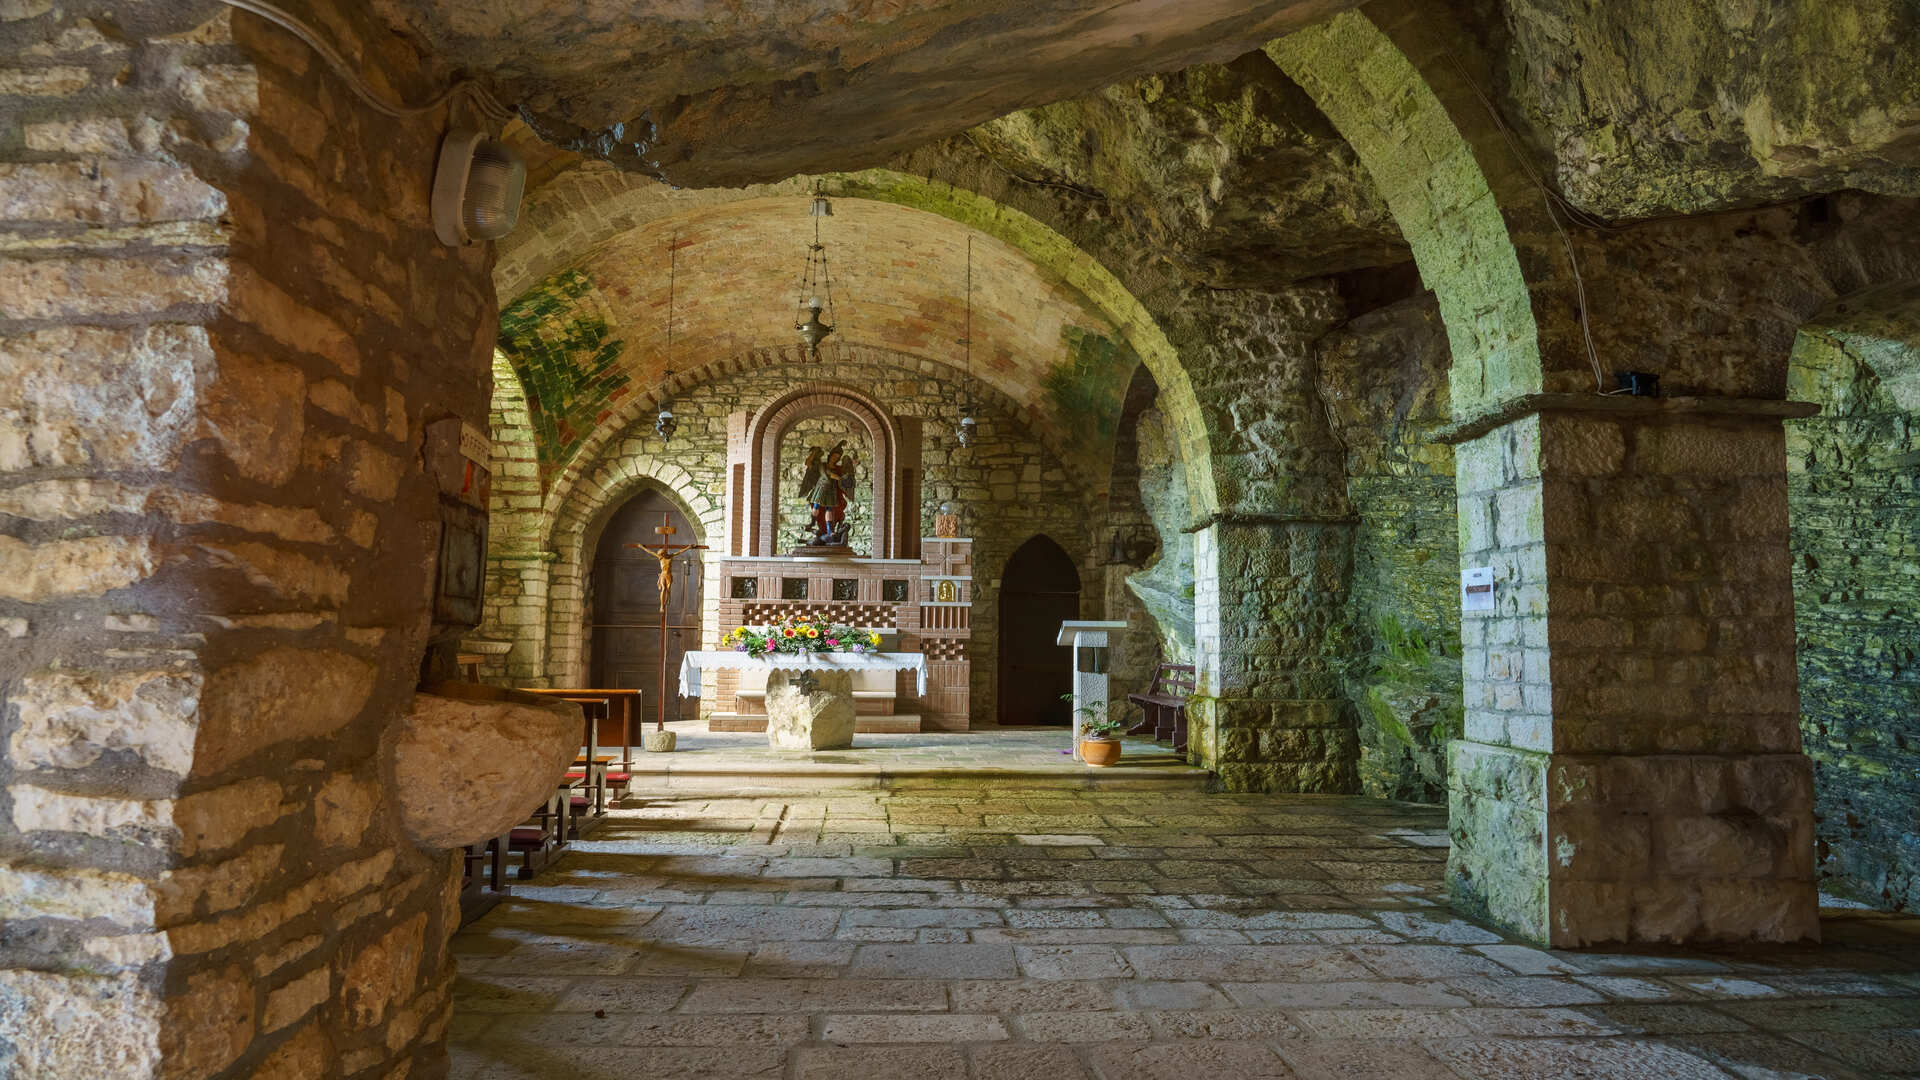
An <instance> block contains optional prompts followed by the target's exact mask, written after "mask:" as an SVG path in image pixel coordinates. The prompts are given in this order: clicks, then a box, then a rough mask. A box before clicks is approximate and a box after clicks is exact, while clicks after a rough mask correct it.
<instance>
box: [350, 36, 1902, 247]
mask: <svg viewBox="0 0 1920 1080" xmlns="http://www.w3.org/2000/svg"><path fill="white" fill-rule="evenodd" d="M374 2H375V5H376V7H377V9H379V10H380V11H381V12H382V13H383V15H384V17H385V18H386V19H387V20H388V21H389V22H390V23H392V24H393V25H395V26H399V27H402V28H404V29H406V30H407V31H408V32H410V33H413V34H415V35H417V36H419V37H420V38H422V39H423V40H424V42H425V43H426V44H427V46H428V47H429V48H431V49H432V50H434V51H435V52H437V53H438V54H440V55H441V56H443V57H445V58H447V59H448V60H449V61H451V62H452V63H455V64H458V65H462V66H464V67H466V68H468V69H470V70H473V71H475V72H480V73H484V74H485V75H486V77H488V78H490V79H491V80H493V81H494V83H495V84H496V85H497V86H498V87H499V88H500V90H501V92H502V93H503V95H504V96H505V97H507V98H508V99H510V100H514V101H517V102H518V103H520V105H521V106H522V107H523V109H524V114H525V115H526V116H527V117H528V118H529V121H530V122H531V123H532V124H533V126H534V128H535V129H536V130H537V131H539V132H540V133H541V134H542V136H543V137H545V138H547V139H549V140H550V141H553V142H555V143H556V144H559V145H562V146H567V147H570V148H572V149H576V150H579V151H581V152H582V153H585V154H587V155H588V156H593V157H600V158H605V159H607V160H609V161H611V162H613V163H614V164H615V165H617V166H619V167H621V168H624V169H631V170H636V171H643V172H652V173H655V174H658V175H663V176H665V177H667V178H668V179H670V180H672V181H673V182H674V183H676V184H681V185H687V186H696V187H706V186H731V185H740V184H746V183H753V182H765V181H772V180H779V179H784V178H786V177H789V176H793V175H796V174H799V173H802V172H809V171H824V170H843V169H850V168H860V167H865V166H868V165H877V164H882V163H884V162H887V161H890V160H894V159H897V158H899V156H900V155H902V154H905V153H908V152H910V151H913V150H915V149H917V148H920V147H923V146H926V145H927V144H929V143H934V142H937V141H938V140H941V139H947V138H951V137H953V136H954V135H956V134H957V133H959V132H962V131H965V130H967V129H969V128H973V129H976V131H975V134H976V135H977V136H978V140H977V141H978V142H979V144H980V149H981V150H982V151H984V152H986V153H989V154H992V155H994V156H995V157H996V158H997V159H1000V160H1002V161H1003V162H1006V163H1008V164H1012V163H1013V162H1015V161H1017V160H1021V159H1025V160H1027V162H1028V163H1029V164H1030V165H1041V166H1045V168H1043V169H1042V170H1041V172H1040V175H1043V176H1044V175H1045V174H1046V173H1047V172H1049V171H1051V172H1054V173H1057V174H1059V177H1060V178H1061V179H1062V182H1065V183H1069V184H1077V183H1080V182H1081V181H1082V180H1090V181H1091V184H1090V186H1091V187H1092V189H1093V190H1095V191H1101V192H1106V190H1107V189H1106V187H1105V186H1103V181H1104V182H1105V183H1106V184H1113V186H1114V187H1115V188H1116V189H1121V190H1123V189H1125V188H1126V187H1127V185H1125V184H1119V183H1115V181H1116V180H1117V179H1118V175H1119V174H1124V173H1125V172H1126V171H1127V170H1126V168H1118V169H1116V168H1115V165H1116V164H1117V158H1118V157H1120V156H1124V157H1125V158H1126V159H1127V161H1128V163H1130V164H1131V166H1132V167H1133V170H1134V171H1135V172H1136V173H1137V174H1138V178H1139V179H1140V180H1141V181H1143V182H1147V186H1146V187H1145V188H1143V189H1142V190H1148V191H1150V190H1152V183H1151V182H1152V181H1156V180H1161V179H1168V178H1172V179H1181V178H1184V177H1190V176H1194V175H1200V174H1204V173H1205V172H1206V171H1207V170H1208V169H1210V168H1212V167H1213V163H1211V162H1209V161H1208V158H1209V156H1210V155H1211V156H1213V157H1218V156H1220V153H1221V150H1222V148H1223V147H1224V148H1227V149H1229V150H1234V151H1237V152H1236V153H1234V154H1233V155H1232V157H1233V158H1234V159H1235V160H1234V161H1233V162H1232V165H1233V167H1234V168H1238V169H1241V170H1247V171H1251V172H1254V173H1258V172H1261V171H1272V170H1279V169H1283V168H1288V167H1295V166H1298V165H1299V164H1300V163H1301V162H1302V161H1303V160H1304V157H1305V156H1306V155H1309V154H1312V153H1316V152H1320V151H1322V150H1323V148H1324V147H1325V146H1326V145H1327V144H1328V142H1329V140H1328V132H1327V130H1326V121H1325V120H1324V119H1323V118H1321V117H1320V116H1319V115H1318V113H1317V112H1316V111H1315V110H1313V109H1312V107H1311V104H1310V103H1308V102H1306V101H1305V100H1304V96H1302V95H1300V93H1299V91H1298V90H1297V89H1295V88H1293V87H1291V86H1290V85H1285V82H1286V81H1285V80H1284V79H1282V78H1279V76H1278V74H1277V73H1272V74H1270V75H1269V74H1264V73H1261V74H1259V75H1258V77H1257V81H1258V82H1259V83H1261V84H1262V85H1261V86H1259V87H1257V88H1255V89H1254V90H1253V91H1252V92H1251V93H1252V96H1251V98H1248V97H1243V98H1241V99H1240V101H1241V103H1242V104H1252V105H1254V106H1256V107H1259V106H1261V102H1260V101H1259V100H1258V99H1259V98H1261V97H1270V98H1276V99H1281V101H1282V104H1283V105H1284V109H1283V110H1282V112H1284V122H1279V123H1278V124H1277V128H1278V129H1279V131H1280V133H1281V137H1280V138H1279V139H1278V141H1277V142H1275V143H1273V144H1271V145H1269V144H1266V143H1263V142H1260V141H1259V140H1260V139H1262V138H1264V137H1266V136H1267V135H1268V134H1271V131H1270V130H1268V129H1267V128H1266V127H1263V125H1262V124H1261V123H1260V122H1259V117H1258V116H1257V115H1255V114H1253V113H1247V112H1244V111H1243V112H1240V113H1232V112H1228V113H1222V112H1218V111H1210V110H1209V108H1208V106H1209V103H1211V104H1213V105H1218V104H1221V103H1222V102H1223V101H1232V100H1235V99H1233V98H1231V97H1228V98H1225V99H1223V98H1221V97H1219V96H1218V94H1217V93H1216V92H1215V91H1216V90H1217V89H1218V88H1217V87H1205V86H1200V87H1199V96H1198V98H1196V96H1195V94H1196V83H1195V81H1194V77H1193V73H1192V72H1188V71H1186V70H1185V69H1188V68H1191V67H1193V66H1194V65H1196V64H1203V63H1216V64H1219V63H1225V62H1226V61H1230V60H1233V58H1235V57H1240V56H1243V55H1244V54H1246V53H1249V52H1251V51H1253V50H1255V49H1257V48H1258V47H1259V46H1260V45H1261V44H1263V43H1264V42H1266V41H1268V40H1271V39H1273V38H1275V37H1279V36H1282V35H1284V34H1286V33H1288V32H1291V31H1292V30H1294V29H1297V28H1299V27H1301V26H1304V25H1306V24H1308V23H1309V22H1312V21H1316V20H1320V19H1325V18H1328V17H1331V16H1333V15H1335V14H1337V13H1338V12H1340V11H1341V10H1344V9H1346V8H1349V7H1352V6H1354V5H1353V4H1352V3H1351V2H1350V0H1265V2H1257V3H1244V2H1240V3H1235V2H1229V0H1127V2H1118V3H1116V2H1111V0H1108V2H1102V0H1028V2H1025V3H1017V2H1014V0H986V2H969V3H962V2H959V0H922V2H919V3H909V2H905V0H836V2H833V3H829V4H817V3H810V2H809V3H801V2H798V0H783V2H777V3H763V4H755V5H744V4H741V3H738V2H737V0H680V2H679V3H677V4H674V5H664V4H634V3H623V2H612V0H597V2H593V3H584V4H583V3H581V2H579V0H527V2H524V3H518V4H508V3H505V2H504V0H374ZM1395 2H1396V0H1374V3H1373V5H1371V7H1370V8H1369V9H1368V10H1376V11H1377V10H1384V9H1385V8H1386V7H1387V6H1390V5H1391V4H1393V3H1395ZM1399 2H1415V0H1399ZM1426 7H1428V8H1430V14H1429V13H1428V12H1427V11H1422V13H1421V17H1422V18H1428V17H1430V18H1433V19H1437V20H1448V21H1449V23H1450V24H1451V26H1452V27H1453V28H1454V29H1450V30H1449V35H1450V36H1457V38H1458V40H1459V41H1460V42H1461V44H1462V46H1463V47H1477V48H1478V49H1479V50H1480V51H1481V52H1482V53H1483V54H1484V55H1483V56H1481V57H1478V58H1469V60H1468V63H1467V64H1466V65H1464V66H1463V70H1466V69H1469V68H1470V69H1471V70H1473V71H1476V72H1483V73H1486V74H1485V75H1484V79H1485V82H1486V84H1487V85H1486V86H1485V87H1484V89H1485V90H1486V92H1487V93H1488V95H1489V96H1490V97H1491V98H1493V99H1496V100H1498V101H1499V102H1500V103H1501V107H1502V112H1503V113H1504V114H1505V115H1506V116H1507V118H1508V119H1509V121H1510V122H1511V123H1512V124H1513V126H1514V127H1515V129H1516V131H1517V134H1518V138H1519V142H1520V144H1521V145H1522V146H1523V147H1524V148H1525V150H1526V152H1528V153H1531V154H1534V155H1536V156H1537V157H1538V159H1539V160H1540V162H1541V164H1542V165H1543V166H1544V168H1543V170H1542V171H1543V173H1545V174H1546V175H1548V176H1549V177H1551V178H1552V179H1553V181H1554V182H1555V183H1556V185H1557V186H1558V187H1559V188H1560V189H1561V190H1562V191H1563V192H1564V193H1565V195H1566V196H1567V197H1568V198H1569V200H1570V201H1571V202H1573V203H1574V204H1575V205H1577V206H1579V207H1581V208H1582V209H1584V210H1587V211H1589V212H1591V213H1593V214H1596V215H1598V216H1600V217H1604V218H1610V219H1630V218H1636V217H1646V216H1653V215H1659V214H1666V213H1675V212H1698V211H1706V210H1714V209H1724V208H1728V207H1733V206H1743V205H1754V204H1758V203H1763V202H1769V201H1778V200H1782V199H1790V198H1796V197H1800V196H1804V195H1809V194H1814V193H1818V192H1824V191H1833V190H1838V189H1841V188H1846V187H1857V188H1861V189H1864V190H1869V191H1875V192H1879V193H1882V194H1897V195H1920V5H1916V4H1914V3H1913V2H1912V0H1847V2H1845V3H1833V2H1832V0H1725V2H1720V3H1706V2H1704V0H1684V2H1675V0H1605V2H1601V0H1449V2H1447V3H1438V2H1433V3H1428V4H1426ZM1455 30H1457V35H1456V34H1455ZM1228 67H1230V68H1232V69H1234V70H1233V71H1232V72H1231V74H1232V75H1233V77H1234V78H1237V79H1240V80H1242V81H1245V80H1246V79H1248V78H1249V76H1250V73H1249V72H1248V71H1246V70H1242V66H1241V65H1239V64H1233V65H1228ZM1216 70H1218V69H1216ZM1175 71H1180V72H1182V73H1183V75H1184V76H1185V80H1184V85H1183V84H1182V83H1181V81H1179V80H1171V81H1170V82H1169V85H1168V87H1167V89H1166V93H1165V97H1164V98H1158V97H1152V96H1150V95H1148V94H1144V93H1142V87H1150V86H1151V85H1152V82H1151V80H1148V81H1147V82H1144V83H1143V82H1140V80H1143V79H1147V77H1148V76H1150V75H1152V74H1153V73H1156V72H1175ZM1476 81H1479V80H1478V79H1476ZM1121 84H1134V85H1132V86H1130V87H1129V86H1123V85H1121ZM1103 88H1115V89H1113V90H1107V91H1104V92H1099V91H1102V90H1103ZM1241 89H1243V90H1244V89H1246V87H1241ZM1129 93H1131V94H1133V95H1134V96H1135V97H1136V98H1138V99H1140V100H1131V101H1130V100H1127V96H1126V95H1127V94H1129ZM1289 97H1293V98H1297V99H1298V100H1294V101H1286V100H1285V99H1287V98H1289ZM1055 102H1066V103H1067V104H1066V105H1062V106H1056V107H1055V108H1053V109H1051V110H1049V109H1042V108H1037V107H1038V106H1043V105H1050V104H1052V103H1055ZM1019 110H1029V111H1028V112H1025V113H1020V117H1024V119H1020V118H1016V117H1012V116H1009V115H1008V114H1010V113H1017V112H1019ZM1256 112H1257V109H1256ZM1268 112H1269V117H1268V119H1269V120H1274V119H1275V117H1274V116H1273V114H1272V110H1271V109H1269V110H1268ZM1003 117H1005V118H1006V119H1004V120H1003V119H1001V118H1003ZM993 121H997V122H995V123H989V122H993ZM1142 121H1144V125H1143V126H1135V125H1136V123H1138V122H1142ZM1074 122H1083V123H1084V124H1085V125H1086V126H1085V128H1084V129H1083V130H1082V131H1081V132H1079V134H1081V135H1086V136H1090V137H1092V138H1097V139H1100V140H1102V141H1100V142H1097V143H1093V142H1079V143H1064V142H1063V141H1062V140H1063V139H1065V138H1066V136H1067V135H1068V134H1069V133H1070V132H1072V130H1073V129H1072V128H1071V127H1070V126H1069V124H1071V123H1074ZM981 125H987V126H986V127H984V128H983V127H981ZM1289 128H1291V129H1292V130H1291V131H1289V130H1287V129H1289ZM1114 135H1118V136H1120V138H1119V139H1118V140H1117V141H1118V143H1119V144H1120V145H1119V149H1117V150H1116V149H1115V148H1113V147H1112V146H1110V145H1108V144H1107V142H1106V140H1107V137H1109V136H1114ZM1249 138H1252V139H1254V140H1255V141H1254V142H1253V143H1251V144H1247V143H1246V141H1245V140H1247V139H1249ZM1334 141H1337V140H1334ZM1256 149H1257V150H1259V151H1261V152H1260V153H1249V152H1247V151H1250V150H1256ZM1036 159H1037V160H1036ZM1143 166H1145V167H1143ZM1227 171H1231V170H1227ZM1308 171H1309V172H1311V171H1312V170H1311V169H1309V170H1308ZM1076 172H1077V173H1078V174H1079V175H1080V179H1079V180H1075V179H1066V178H1068V177H1072V176H1074V175H1075V174H1076ZM1121 190H1116V191H1113V192H1108V194H1114V195H1119V194H1121ZM1299 190H1300V193H1301V194H1302V195H1307V194H1311V193H1312V189H1311V186H1310V185H1308V186H1300V187H1299ZM1324 194H1325V195H1326V197H1327V200H1328V202H1329V205H1330V206H1331V207H1332V208H1333V209H1334V210H1335V213H1336V214H1338V213H1340V212H1342V211H1343V210H1344V211H1348V212H1351V213H1352V214H1353V216H1354V220H1355V223H1356V224H1358V225H1361V226H1363V229H1362V231H1363V232H1365V231H1373V230H1371V228H1370V224H1371V219H1370V218H1369V216H1368V214H1369V213H1370V212H1371V211H1374V210H1377V204H1376V205H1375V206H1373V207H1369V206H1368V205H1366V203H1367V200H1366V199H1365V198H1360V197H1356V196H1355V195H1354V194H1353V193H1352V192H1351V191H1349V190H1348V189H1347V188H1346V186H1345V185H1336V186H1334V187H1332V188H1330V189H1329V190H1327V191H1326V192H1325V193H1324ZM1181 198H1182V199H1183V200H1184V202H1185V205H1183V206H1179V207H1174V206H1170V205H1167V204H1165V203H1164V202H1163V204H1162V206H1160V207H1159V208H1158V210H1157V211H1155V213H1157V216H1158V218H1159V221H1158V223H1157V226H1156V227H1158V228H1162V229H1163V230H1165V231H1175V230H1178V229H1180V228H1182V227H1184V226H1186V225H1188V224H1197V225H1198V226H1199V227H1201V228H1203V229H1204V228H1209V227H1213V228H1223V227H1225V226H1234V227H1239V226H1246V227H1248V228H1250V229H1251V230H1252V231H1253V232H1255V233H1258V232H1260V231H1261V230H1262V228H1263V224H1264V222H1266V221H1267V220H1269V219H1272V220H1278V219H1279V218H1283V217H1285V215H1284V213H1270V212H1269V210H1270V209H1272V210H1275V211H1284V210H1285V209H1286V207H1285V205H1284V204H1283V203H1282V204H1276V206H1275V207H1272V208H1268V207H1263V206H1261V205H1260V204H1259V202H1258V201H1257V200H1252V201H1249V202H1246V203H1243V204H1242V205H1239V206H1235V205H1234V204H1233V203H1232V202H1231V201H1230V200H1228V201H1226V202H1224V203H1223V204H1222V205H1220V206H1218V207H1210V206H1207V205H1206V200H1205V199H1201V200H1199V201H1197V202H1196V201H1195V200H1194V199H1193V198H1192V197H1191V193H1187V194H1183V195H1182V196H1181ZM1176 210H1177V212H1167V211H1176ZM1361 239H1364V240H1365V241H1366V243H1372V242H1374V240H1373V238H1361ZM1365 246H1366V245H1365V243H1363V244H1362V245H1361V248H1360V249H1358V250H1356V251H1355V252H1354V253H1353V257H1354V259H1359V260H1364V259H1365V258H1370V257H1371V256H1370V255H1365V254H1364V253H1363V252H1364V249H1365ZM1264 247H1265V245H1264V244H1262V243H1260V242H1255V243H1254V244H1253V251H1259V250H1261V249H1263V248H1264ZM1251 253H1252V252H1241V251H1239V250H1237V249H1236V246H1235V244H1234V243H1232V242H1225V241H1222V242H1220V243H1217V244H1212V245H1209V244H1201V245H1199V246H1198V248H1197V249H1196V250H1194V251H1193V252H1191V254H1192V255H1193V256H1194V257H1195V258H1197V259H1199V260H1200V266H1199V267H1198V269H1199V270H1200V276H1201V277H1202V278H1214V277H1219V276H1221V267H1220V264H1221V263H1223V262H1225V263H1230V262H1233V261H1235V260H1236V259H1238V258H1239V257H1240V256H1241V255H1243V254H1251ZM1281 254H1282V257H1283V258H1284V256H1285V252H1284V250H1283V251H1282V253H1281ZM1349 261H1353V260H1349ZM1226 277H1227V278H1228V279H1232V277H1233V274H1232V273H1231V272H1229V273H1227V274H1226Z"/></svg>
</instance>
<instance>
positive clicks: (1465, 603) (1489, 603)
mask: <svg viewBox="0 0 1920 1080" xmlns="http://www.w3.org/2000/svg"><path fill="white" fill-rule="evenodd" d="M1460 610H1461V611H1492V610H1493V567H1491V566H1474V567H1469V568H1467V569H1465V570H1462V571H1460Z"/></svg>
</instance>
